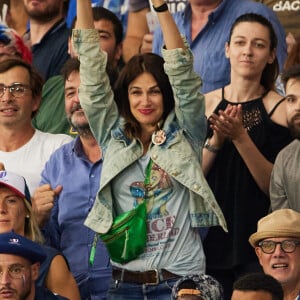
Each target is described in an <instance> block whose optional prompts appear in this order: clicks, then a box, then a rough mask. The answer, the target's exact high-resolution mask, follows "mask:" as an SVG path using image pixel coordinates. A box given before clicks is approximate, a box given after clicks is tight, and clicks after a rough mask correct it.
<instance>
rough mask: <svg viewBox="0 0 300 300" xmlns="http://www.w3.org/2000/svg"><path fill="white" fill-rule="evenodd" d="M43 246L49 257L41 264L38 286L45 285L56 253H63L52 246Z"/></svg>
mask: <svg viewBox="0 0 300 300" xmlns="http://www.w3.org/2000/svg"><path fill="white" fill-rule="evenodd" d="M42 247H43V249H44V251H45V252H46V254H47V257H46V259H45V260H44V261H43V262H42V264H41V266H40V273H39V277H38V279H37V281H36V286H42V287H45V281H46V278H47V275H48V272H49V269H50V265H51V263H52V260H53V259H54V257H55V256H56V255H62V253H61V252H59V251H58V250H56V249H54V248H52V247H49V246H45V245H42ZM65 260H66V259H65ZM66 263H67V264H68V262H67V260H66ZM68 266H69V265H68Z"/></svg>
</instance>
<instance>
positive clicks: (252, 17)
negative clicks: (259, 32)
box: [228, 13, 279, 91]
mask: <svg viewBox="0 0 300 300" xmlns="http://www.w3.org/2000/svg"><path fill="white" fill-rule="evenodd" d="M244 22H250V23H259V24H261V25H262V26H264V27H266V28H267V29H268V31H269V36H270V51H274V50H276V47H277V37H276V33H275V31H274V28H273V26H272V24H271V23H270V21H269V20H267V19H266V18H265V17H263V16H261V15H258V14H254V13H248V14H244V15H241V16H239V17H238V18H237V19H236V20H235V21H234V23H233V24H232V26H231V29H230V34H229V41H228V44H230V41H231V36H232V33H233V31H234V29H235V27H236V26H237V25H238V24H240V23H244ZM278 74H279V65H278V60H277V57H275V59H274V61H273V62H272V63H271V64H269V63H267V64H266V66H265V68H264V70H263V72H262V75H261V79H260V83H261V85H262V86H263V87H264V88H265V89H266V90H267V91H269V90H272V89H274V87H275V81H276V79H277V77H278Z"/></svg>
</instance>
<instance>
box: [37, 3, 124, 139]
mask: <svg viewBox="0 0 300 300" xmlns="http://www.w3.org/2000/svg"><path fill="white" fill-rule="evenodd" d="M92 11H93V19H94V26H95V28H96V29H97V30H98V32H99V43H100V47H101V48H102V49H103V50H104V51H105V52H106V53H107V55H108V64H107V71H108V72H109V74H110V80H111V83H112V84H113V83H114V81H115V80H116V78H117V77H118V72H119V67H120V66H119V64H120V59H121V56H122V40H123V28H122V23H121V21H120V20H119V19H118V18H117V17H116V15H115V14H114V13H112V12H111V11H109V10H107V9H106V8H104V7H98V6H97V7H93V8H92ZM73 25H75V22H74V24H73ZM68 44H69V46H68V49H69V50H68V51H69V53H70V55H71V56H72V57H77V54H76V53H75V52H74V50H73V47H72V44H71V40H69V42H68ZM32 124H33V126H34V127H35V128H37V129H39V130H42V131H45V132H51V133H65V134H69V135H71V136H73V137H74V136H76V134H77V133H76V131H74V129H73V128H72V127H71V126H70V123H69V122H68V120H67V118H66V114H65V94H64V79H63V77H62V76H61V75H58V76H54V77H52V78H50V79H49V80H47V82H46V83H45V85H44V87H43V94H42V103H41V107H40V108H39V111H38V113H37V114H36V116H35V117H34V118H33V120H32Z"/></svg>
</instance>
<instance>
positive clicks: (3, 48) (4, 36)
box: [0, 23, 32, 64]
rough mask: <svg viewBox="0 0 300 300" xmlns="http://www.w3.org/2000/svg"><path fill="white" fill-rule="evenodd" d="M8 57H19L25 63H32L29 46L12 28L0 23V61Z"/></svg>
mask: <svg viewBox="0 0 300 300" xmlns="http://www.w3.org/2000/svg"><path fill="white" fill-rule="evenodd" d="M9 57H19V58H22V59H23V60H25V61H26V62H27V63H29V64H31V63H32V54H31V50H30V48H29V47H28V46H27V45H26V44H25V43H24V41H23V39H22V38H21V37H20V36H19V35H18V34H17V32H16V31H14V30H13V29H12V28H9V27H7V26H6V25H5V24H3V23H2V24H0V61H2V60H4V59H7V58H9Z"/></svg>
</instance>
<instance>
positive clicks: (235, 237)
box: [204, 96, 292, 270]
mask: <svg viewBox="0 0 300 300" xmlns="http://www.w3.org/2000/svg"><path fill="white" fill-rule="evenodd" d="M262 98H263V97H261V98H258V99H254V100H250V101H248V102H241V103H240V104H241V105H242V112H243V123H244V127H245V128H247V131H248V134H249V136H250V137H251V139H252V141H253V142H254V144H255V145H256V147H257V148H258V149H259V151H260V152H261V153H262V154H263V155H264V156H265V158H266V159H267V160H269V161H270V162H272V163H274V160H275V158H276V155H277V154H278V152H279V151H280V150H281V149H282V148H283V147H285V146H286V145H287V144H289V143H290V142H291V141H292V138H291V136H290V133H289V129H288V128H286V127H283V126H281V125H279V124H276V123H274V122H273V121H272V120H271V119H270V117H271V115H272V114H273V113H274V111H275V109H276V108H277V106H278V105H279V104H280V103H281V102H282V101H283V100H284V99H282V100H281V101H280V102H279V103H277V105H276V106H275V107H274V108H273V109H272V111H271V112H270V113H269V114H268V113H267V111H266V110H265V107H264V104H263V101H262ZM229 103H230V104H232V105H236V104H237V103H232V102H229V101H227V100H225V99H224V96H222V100H221V102H220V103H219V104H218V106H217V107H216V109H215V111H214V112H215V113H217V111H218V110H220V109H221V110H225V108H226V106H227V104H229ZM211 135H212V132H211V130H210V129H209V132H208V136H211ZM207 181H208V183H209V185H210V187H211V189H212V191H213V192H214V195H215V197H216V199H217V201H218V203H219V205H220V207H221V209H222V211H223V214H224V216H225V219H226V221H227V225H228V231H229V232H228V233H225V232H224V231H223V230H222V229H221V228H220V227H212V228H210V229H209V232H208V235H207V237H206V239H205V240H204V250H205V254H206V259H207V260H206V264H207V268H209V269H219V270H220V269H232V268H233V267H236V266H239V265H244V264H248V263H252V262H257V257H256V255H255V252H254V249H253V248H252V247H251V246H250V244H249V242H248V238H249V236H250V235H251V234H252V233H254V232H256V228H257V221H258V220H259V219H260V218H261V217H263V216H265V215H267V214H268V211H269V206H270V200H269V198H268V197H267V196H266V195H265V194H264V193H263V192H262V191H261V190H260V188H259V187H258V185H257V184H256V182H255V181H254V179H253V177H252V175H251V174H250V172H249V170H248V168H247V166H246V164H245V163H244V161H243V159H242V158H241V156H240V155H239V153H238V151H237V149H236V148H235V146H234V145H233V143H232V142H231V141H225V142H224V145H223V147H222V148H221V149H220V151H219V152H218V154H217V156H216V159H215V161H214V164H213V166H212V168H211V170H210V171H209V173H208V175H207Z"/></svg>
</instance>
